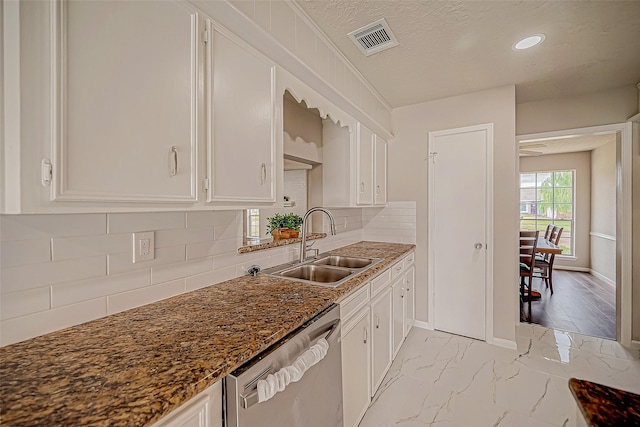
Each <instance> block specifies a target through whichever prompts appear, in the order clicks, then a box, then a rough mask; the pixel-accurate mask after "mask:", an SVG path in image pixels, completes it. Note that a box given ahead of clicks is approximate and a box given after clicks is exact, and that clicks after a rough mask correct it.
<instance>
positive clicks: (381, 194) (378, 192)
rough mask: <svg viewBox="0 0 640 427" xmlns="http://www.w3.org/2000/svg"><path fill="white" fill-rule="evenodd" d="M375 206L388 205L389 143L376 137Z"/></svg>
mask: <svg viewBox="0 0 640 427" xmlns="http://www.w3.org/2000/svg"><path fill="white" fill-rule="evenodd" d="M374 141H375V153H374V158H375V163H374V204H376V205H385V204H387V141H385V140H384V139H382V138H380V137H379V136H378V135H375V136H374Z"/></svg>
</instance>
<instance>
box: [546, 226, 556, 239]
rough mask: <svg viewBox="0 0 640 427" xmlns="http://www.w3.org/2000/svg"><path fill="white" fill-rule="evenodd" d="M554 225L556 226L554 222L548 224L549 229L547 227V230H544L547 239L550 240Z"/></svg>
mask: <svg viewBox="0 0 640 427" xmlns="http://www.w3.org/2000/svg"><path fill="white" fill-rule="evenodd" d="M553 227H554V225H553V224H549V225H547V229H546V230H545V232H544V238H545V239H546V240H549V239H550V238H551V233H552V231H553Z"/></svg>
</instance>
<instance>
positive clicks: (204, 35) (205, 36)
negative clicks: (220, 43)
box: [202, 30, 209, 44]
mask: <svg viewBox="0 0 640 427" xmlns="http://www.w3.org/2000/svg"><path fill="white" fill-rule="evenodd" d="M202 42H203V43H204V44H207V43H209V31H207V30H204V31H203V32H202Z"/></svg>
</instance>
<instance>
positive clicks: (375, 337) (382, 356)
mask: <svg viewBox="0 0 640 427" xmlns="http://www.w3.org/2000/svg"><path fill="white" fill-rule="evenodd" d="M391 313H392V295H391V288H390V287H389V288H387V289H386V290H384V291H383V293H382V295H380V296H379V297H378V298H377V299H376V300H375V301H374V302H372V303H371V324H372V326H371V331H372V334H371V335H372V337H371V338H372V341H371V396H372V397H373V395H374V394H376V390H377V389H378V387H380V384H381V383H382V380H383V379H384V375H385V374H386V373H387V370H388V369H389V367H390V366H391V360H392V356H393V355H392V352H393V349H392V344H393V342H392V340H391V328H392V326H393V324H392V317H391Z"/></svg>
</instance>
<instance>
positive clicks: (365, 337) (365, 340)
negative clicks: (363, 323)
mask: <svg viewBox="0 0 640 427" xmlns="http://www.w3.org/2000/svg"><path fill="white" fill-rule="evenodd" d="M368 339H369V331H368V330H367V328H364V343H365V344H366V343H367V340H368Z"/></svg>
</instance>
